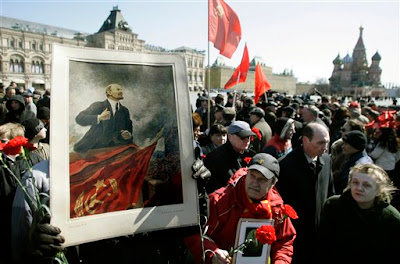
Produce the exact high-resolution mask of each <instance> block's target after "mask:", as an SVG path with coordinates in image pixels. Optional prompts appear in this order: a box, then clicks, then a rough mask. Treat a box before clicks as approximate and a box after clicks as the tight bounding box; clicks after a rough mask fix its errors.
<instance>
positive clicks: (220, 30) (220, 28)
mask: <svg viewBox="0 0 400 264" xmlns="http://www.w3.org/2000/svg"><path fill="white" fill-rule="evenodd" d="M241 37H242V29H241V27H240V22H239V18H238V16H237V14H236V13H235V11H233V9H232V8H231V7H230V6H228V4H227V3H225V1H224V0H209V1H208V40H209V41H211V42H212V43H214V47H215V48H216V49H218V50H219V53H220V54H221V55H223V56H225V57H227V58H229V59H230V58H231V57H232V55H233V53H234V52H235V50H236V48H237V46H238V45H239V42H240V39H241Z"/></svg>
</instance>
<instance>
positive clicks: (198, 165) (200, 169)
mask: <svg viewBox="0 0 400 264" xmlns="http://www.w3.org/2000/svg"><path fill="white" fill-rule="evenodd" d="M192 171H193V175H192V177H193V179H199V178H200V179H202V180H208V179H209V178H210V177H211V172H210V171H209V170H208V169H207V167H206V166H204V163H203V161H202V160H200V159H197V160H196V161H195V162H194V163H193V165H192Z"/></svg>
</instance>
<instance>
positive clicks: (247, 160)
mask: <svg viewBox="0 0 400 264" xmlns="http://www.w3.org/2000/svg"><path fill="white" fill-rule="evenodd" d="M243 160H244V162H246V164H249V163H250V161H251V158H250V157H245V158H244V159H243Z"/></svg>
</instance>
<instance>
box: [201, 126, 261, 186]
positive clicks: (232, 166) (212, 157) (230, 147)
mask: <svg viewBox="0 0 400 264" xmlns="http://www.w3.org/2000/svg"><path fill="white" fill-rule="evenodd" d="M253 136H255V134H254V133H253V132H252V131H251V128H250V126H249V124H248V123H246V122H244V121H234V122H232V123H231V124H230V126H229V128H228V141H227V142H226V143H225V144H223V145H222V146H220V147H218V148H217V149H215V150H213V151H211V152H210V153H209V154H208V155H207V156H206V157H205V158H204V165H205V166H206V167H207V169H209V170H210V172H211V178H210V179H209V180H208V182H207V184H206V190H207V193H212V192H213V191H215V190H216V189H219V188H221V187H224V186H226V184H227V182H228V180H229V178H230V177H231V176H232V175H233V174H234V173H235V172H236V171H237V170H239V169H240V168H242V167H244V166H245V165H246V163H245V162H244V158H246V157H253V156H254V154H255V152H254V151H252V150H249V146H250V140H251V137H253Z"/></svg>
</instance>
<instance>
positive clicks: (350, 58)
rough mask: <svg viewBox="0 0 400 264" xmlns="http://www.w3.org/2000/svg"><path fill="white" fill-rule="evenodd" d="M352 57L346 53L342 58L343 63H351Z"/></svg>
mask: <svg viewBox="0 0 400 264" xmlns="http://www.w3.org/2000/svg"><path fill="white" fill-rule="evenodd" d="M352 62H353V58H352V57H350V55H349V54H348V53H347V55H346V56H345V57H344V58H343V63H352Z"/></svg>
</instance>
